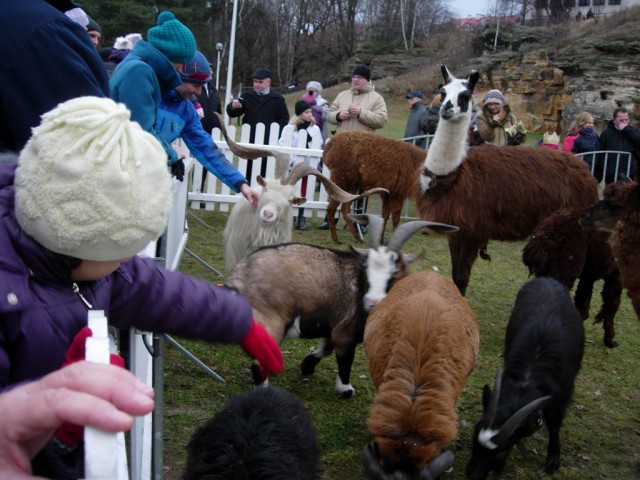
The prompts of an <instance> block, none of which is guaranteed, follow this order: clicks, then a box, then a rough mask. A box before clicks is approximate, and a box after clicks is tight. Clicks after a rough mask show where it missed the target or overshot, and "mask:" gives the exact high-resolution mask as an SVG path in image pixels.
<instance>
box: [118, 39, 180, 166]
mask: <svg viewBox="0 0 640 480" xmlns="http://www.w3.org/2000/svg"><path fill="white" fill-rule="evenodd" d="M181 84H182V80H180V76H179V75H178V72H177V71H176V68H175V67H174V66H173V64H172V63H171V62H170V61H169V59H168V58H167V57H166V56H164V55H163V54H162V53H161V52H160V50H158V49H157V48H156V47H154V46H153V45H151V44H150V43H148V42H145V41H144V40H138V41H137V42H136V44H135V45H134V47H133V50H131V53H129V55H127V56H126V57H125V59H124V60H123V61H122V62H120V63H119V64H118V66H117V67H116V69H115V70H114V71H113V75H112V76H111V80H110V81H109V95H110V96H111V98H112V99H113V100H115V101H116V102H121V103H124V104H125V105H126V106H127V108H129V110H131V120H133V121H134V122H138V123H139V124H140V126H141V127H142V128H143V129H144V130H146V131H147V132H149V133H151V134H152V135H153V136H155V137H156V138H157V139H158V140H159V141H160V143H162V146H163V147H164V150H165V152H167V157H168V160H169V163H175V162H176V161H177V160H178V153H177V152H176V151H175V150H174V149H173V147H172V146H171V145H170V144H169V143H167V141H166V140H165V139H164V138H163V137H162V135H160V131H159V130H158V123H157V117H158V108H159V107H160V101H161V100H162V97H164V96H165V95H167V94H168V93H169V92H170V91H171V90H173V89H174V88H176V87H177V86H178V85H181Z"/></svg>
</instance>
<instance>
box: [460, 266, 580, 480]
mask: <svg viewBox="0 0 640 480" xmlns="http://www.w3.org/2000/svg"><path fill="white" fill-rule="evenodd" d="M583 351H584V327H583V325H582V318H581V317H580V314H579V313H578V311H577V310H576V308H575V307H574V306H573V302H572V301H571V297H570V296H569V291H568V290H567V289H566V288H565V287H564V286H563V285H561V284H560V283H559V282H557V281H556V280H553V279H551V278H546V277H539V278H536V279H534V280H530V281H529V282H527V283H526V284H525V285H524V286H523V287H522V289H520V291H519V292H518V295H517V297H516V302H515V305H514V307H513V311H512V312H511V317H510V318H509V324H508V325H507V333H506V339H505V346H504V355H503V356H504V370H502V369H498V374H497V375H496V383H495V387H494V389H493V393H492V392H491V389H490V388H489V386H488V385H485V386H484V391H483V395H482V404H483V408H484V416H483V418H482V420H480V422H478V424H477V425H476V427H475V431H474V435H473V451H472V456H471V459H470V461H469V464H468V465H467V478H469V479H470V480H479V479H484V478H486V477H487V475H488V474H489V472H491V471H492V470H500V469H501V468H502V467H503V466H504V464H505V462H506V460H507V457H508V456H509V452H510V451H511V449H512V448H513V446H514V445H516V444H517V445H518V447H519V448H520V450H521V451H522V452H523V453H524V447H523V445H522V443H521V442H522V441H523V440H524V439H525V438H526V437H529V436H531V435H532V434H533V433H534V432H535V431H536V430H537V429H538V428H539V427H540V426H542V424H543V423H544V424H545V425H546V426H547V430H548V431H549V444H548V447H547V460H546V466H545V470H546V472H547V473H553V472H555V471H556V470H557V469H558V468H559V467H560V427H561V426H562V421H563V419H564V416H565V414H566V412H567V408H568V407H569V404H570V403H571V398H572V396H573V389H574V382H575V378H576V375H577V374H578V371H579V370H580V364H581V362H582V354H583Z"/></svg>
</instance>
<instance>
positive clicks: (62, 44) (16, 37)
mask: <svg viewBox="0 0 640 480" xmlns="http://www.w3.org/2000/svg"><path fill="white" fill-rule="evenodd" d="M0 12H2V14H1V15H0V32H2V33H1V34H0V37H1V40H0V152H2V151H11V150H13V151H16V152H17V151H20V150H22V147H24V145H25V144H26V143H27V140H29V137H30V136H31V129H32V128H33V127H36V126H38V125H40V115H42V114H43V113H46V112H48V111H49V110H52V109H53V108H54V107H56V105H58V104H59V103H61V102H64V101H66V100H69V99H71V98H75V97H81V96H85V95H90V96H97V97H106V96H108V93H109V79H108V77H107V71H106V70H105V68H104V64H103V63H102V60H101V59H100V56H99V55H98V53H97V51H96V48H95V47H94V46H93V44H92V43H91V40H90V39H89V35H87V32H86V31H84V29H83V28H82V27H81V26H80V25H78V24H77V23H76V22H74V21H72V20H71V19H69V17H67V16H66V15H64V14H62V13H61V12H60V11H58V10H56V9H55V8H54V7H52V6H51V5H49V4H47V3H46V2H44V1H43V0H20V1H16V0H0Z"/></svg>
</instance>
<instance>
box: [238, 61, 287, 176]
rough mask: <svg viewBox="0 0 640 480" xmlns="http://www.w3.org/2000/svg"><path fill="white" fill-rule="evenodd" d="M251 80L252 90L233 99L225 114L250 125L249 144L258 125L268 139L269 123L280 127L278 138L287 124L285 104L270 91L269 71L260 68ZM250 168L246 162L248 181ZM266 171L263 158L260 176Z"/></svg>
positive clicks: (280, 97) (277, 94)
mask: <svg viewBox="0 0 640 480" xmlns="http://www.w3.org/2000/svg"><path fill="white" fill-rule="evenodd" d="M251 78H253V90H251V91H249V92H246V93H243V94H242V95H240V96H239V97H237V98H234V99H233V101H232V102H231V103H229V105H227V114H228V115H229V117H231V118H235V117H239V116H241V115H242V116H243V117H242V123H246V124H247V125H251V135H250V136H249V141H250V142H251V143H254V140H255V127H256V125H257V124H258V123H263V124H264V125H265V137H264V138H265V139H268V138H269V131H270V127H271V123H273V122H276V123H277V124H278V125H280V129H279V131H278V136H277V137H278V138H280V132H281V131H282V129H283V128H284V127H285V125H287V124H288V123H289V110H287V103H286V102H285V100H284V97H283V96H282V95H280V94H279V93H278V92H276V91H274V90H272V89H271V70H269V69H268V68H266V67H260V68H258V69H257V70H256V71H255V72H253V74H252V75H251ZM251 166H252V162H247V174H246V175H245V177H246V178H247V179H248V180H251V170H252V169H251ZM266 171H267V162H266V159H264V158H263V159H262V165H261V166H260V175H262V176H263V177H264V176H265V175H266Z"/></svg>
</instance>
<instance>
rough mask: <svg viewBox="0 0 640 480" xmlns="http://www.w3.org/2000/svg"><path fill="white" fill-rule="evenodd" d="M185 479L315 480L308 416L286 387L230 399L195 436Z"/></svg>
mask: <svg viewBox="0 0 640 480" xmlns="http://www.w3.org/2000/svg"><path fill="white" fill-rule="evenodd" d="M187 450H188V458H187V467H186V469H185V472H184V475H183V479H184V480H204V479H210V480H213V479H217V480H256V479H260V480H314V479H317V478H318V467H319V464H320V447H319V445H318V441H317V439H316V433H315V429H314V427H313V423H312V421H311V416H310V415H309V413H308V412H307V411H306V409H305V408H304V406H303V405H302V402H300V400H298V399H297V398H296V397H294V396H293V395H291V394H289V393H287V392H286V391H285V390H283V389H281V388H278V387H273V386H268V387H260V388H254V389H252V390H250V391H248V392H245V393H242V394H240V395H238V396H236V397H234V398H233V399H232V400H231V401H230V402H229V403H228V404H227V405H226V406H225V407H224V409H222V410H221V411H220V412H218V413H217V414H216V415H215V416H214V417H213V418H212V419H210V420H209V421H208V422H207V423H206V424H205V425H203V426H202V427H200V428H199V429H198V430H197V431H196V432H195V433H194V434H193V437H192V438H191V440H190V441H189V445H188V446H187Z"/></svg>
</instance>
